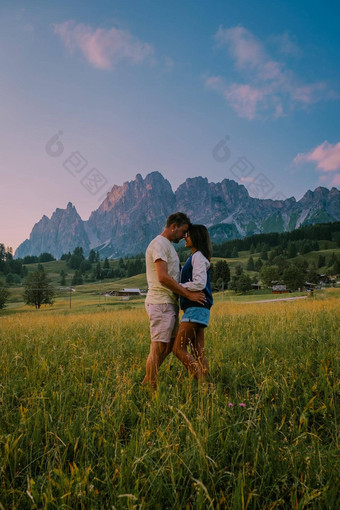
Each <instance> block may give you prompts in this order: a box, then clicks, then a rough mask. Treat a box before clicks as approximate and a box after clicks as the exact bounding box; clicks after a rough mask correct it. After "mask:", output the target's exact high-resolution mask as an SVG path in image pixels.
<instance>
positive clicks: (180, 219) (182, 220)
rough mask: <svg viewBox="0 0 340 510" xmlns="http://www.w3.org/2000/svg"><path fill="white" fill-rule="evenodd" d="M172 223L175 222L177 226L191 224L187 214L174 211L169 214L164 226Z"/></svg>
mask: <svg viewBox="0 0 340 510" xmlns="http://www.w3.org/2000/svg"><path fill="white" fill-rule="evenodd" d="M173 223H176V225H177V227H181V226H182V225H189V226H190V225H191V221H190V219H189V218H188V216H187V215H186V214H184V213H182V212H176V213H173V214H170V216H169V218H168V219H167V220H166V224H165V226H166V227H167V228H168V227H170V225H172V224H173Z"/></svg>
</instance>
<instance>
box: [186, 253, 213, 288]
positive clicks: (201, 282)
mask: <svg viewBox="0 0 340 510" xmlns="http://www.w3.org/2000/svg"><path fill="white" fill-rule="evenodd" d="M191 263H192V281H191V282H185V283H181V285H182V287H185V288H186V289H188V290H193V291H195V290H203V289H204V288H205V286H206V284H207V271H208V269H209V267H210V262H209V260H208V259H207V258H206V257H205V256H204V255H203V253H201V252H200V251H196V252H195V253H194V254H193V256H192V259H191Z"/></svg>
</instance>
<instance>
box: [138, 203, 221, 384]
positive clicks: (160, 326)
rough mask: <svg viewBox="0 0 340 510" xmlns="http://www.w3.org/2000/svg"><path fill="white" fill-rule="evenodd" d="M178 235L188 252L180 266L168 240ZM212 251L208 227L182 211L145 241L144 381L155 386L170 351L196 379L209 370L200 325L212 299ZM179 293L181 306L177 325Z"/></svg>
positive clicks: (205, 320) (203, 324) (204, 322)
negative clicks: (146, 326)
mask: <svg viewBox="0 0 340 510" xmlns="http://www.w3.org/2000/svg"><path fill="white" fill-rule="evenodd" d="M183 238H184V239H185V246H186V247H187V248H190V249H191V251H192V254H191V256H190V257H189V258H188V260H187V262H186V263H185V265H184V267H183V268H182V271H181V268H180V263H179V258H178V255H177V253H176V250H175V248H174V246H173V244H172V243H178V242H179V241H180V240H181V239H183ZM211 254H212V247H211V241H210V237H209V233H208V230H207V228H206V227H205V226H204V225H195V224H192V223H191V222H190V219H189V218H188V216H187V215H186V214H184V213H181V212H177V213H174V214H171V215H170V216H169V218H168V219H167V221H166V225H165V228H164V230H163V232H162V233H161V234H160V235H158V236H157V237H155V239H153V240H152V241H151V243H150V244H149V246H148V248H147V250H146V254H145V260H146V277H147V281H148V294H147V297H146V300H145V308H146V311H147V314H148V317H149V320H150V333H151V346H150V353H149V356H148V359H147V362H146V376H145V378H144V381H143V384H150V385H151V386H152V387H153V388H156V387H157V377H158V370H159V367H160V366H161V364H162V363H163V361H164V359H165V358H166V357H167V355H168V354H169V353H170V352H171V351H172V352H173V353H174V354H175V355H176V356H177V358H178V359H179V360H180V361H181V362H182V363H183V365H184V366H185V367H186V368H187V370H188V371H189V373H190V374H191V375H192V376H193V377H195V378H196V379H197V380H199V381H202V380H203V379H204V378H205V377H206V376H207V375H208V363H207V360H206V357H205V353H204V328H205V327H206V326H208V323H209V317H210V308H211V306H212V303H213V299H212V293H211V285H210V277H209V269H210V259H211ZM178 296H179V297H180V305H181V309H182V310H183V312H184V313H183V316H182V320H181V324H180V325H179V306H178ZM189 346H190V348H191V352H189V350H188V347H189Z"/></svg>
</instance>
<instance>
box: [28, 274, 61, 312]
mask: <svg viewBox="0 0 340 510" xmlns="http://www.w3.org/2000/svg"><path fill="white" fill-rule="evenodd" d="M39 265H40V266H41V264H39ZM54 296H55V290H54V288H53V287H52V285H51V284H50V282H49V280H48V278H47V275H46V273H45V270H44V268H43V267H42V266H41V267H40V268H39V267H38V269H37V271H34V272H32V273H30V274H29V276H28V277H27V281H26V284H25V291H24V299H25V303H26V304H28V305H32V306H35V307H36V308H40V307H41V305H52V304H53V302H54Z"/></svg>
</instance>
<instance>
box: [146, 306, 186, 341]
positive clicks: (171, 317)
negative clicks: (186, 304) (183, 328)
mask: <svg viewBox="0 0 340 510" xmlns="http://www.w3.org/2000/svg"><path fill="white" fill-rule="evenodd" d="M145 309H146V313H147V314H148V316H149V320H150V334H151V341H152V342H164V343H166V344H167V343H169V342H170V341H171V339H172V338H175V336H176V334H177V331H178V326H179V319H178V312H179V308H178V306H177V305H173V304H171V303H164V304H162V305H152V304H150V303H145Z"/></svg>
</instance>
